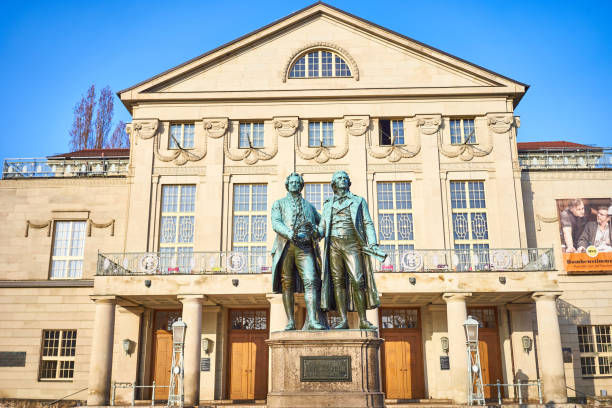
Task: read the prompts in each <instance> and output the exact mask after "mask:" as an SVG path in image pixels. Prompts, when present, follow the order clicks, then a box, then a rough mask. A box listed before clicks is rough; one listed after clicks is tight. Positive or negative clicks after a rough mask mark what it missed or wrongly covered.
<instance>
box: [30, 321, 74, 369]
mask: <svg viewBox="0 0 612 408" xmlns="http://www.w3.org/2000/svg"><path fill="white" fill-rule="evenodd" d="M46 332H59V333H58V336H57V348H55V347H52V348H51V349H52V350H53V349H56V351H57V353H56V354H55V355H50V356H45V355H44V354H45V350H46V348H45V333H46ZM68 332H74V338H73V339H69V340H68V341H74V347H70V348H69V349H70V350H73V355H67V356H62V355H61V354H62V350H63V348H62V342H63V341H64V340H65V338H66V336H67V333H68ZM76 341H77V330H76V329H44V330H43V331H42V336H41V345H40V360H39V363H38V364H39V365H38V381H73V380H74V372H75V369H76V368H75V366H74V365H75V360H76V358H75V357H76ZM44 361H57V366H56V367H55V377H52V378H50V377H43V362H44ZM63 362H67V363H72V369H71V371H72V373H71V374H72V375H71V376H70V377H61V376H60V374H61V372H62V363H63Z"/></svg>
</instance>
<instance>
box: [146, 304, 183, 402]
mask: <svg viewBox="0 0 612 408" xmlns="http://www.w3.org/2000/svg"><path fill="white" fill-rule="evenodd" d="M179 317H181V311H180V310H157V311H155V314H154V317H153V364H152V366H151V369H152V371H153V372H152V375H151V378H152V379H153V380H154V381H155V384H156V385H162V386H166V387H164V388H156V389H155V399H156V400H166V399H168V388H167V386H168V385H170V370H172V323H174V322H175V321H176V320H177V319H178V318H179Z"/></svg>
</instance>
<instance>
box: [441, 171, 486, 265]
mask: <svg viewBox="0 0 612 408" xmlns="http://www.w3.org/2000/svg"><path fill="white" fill-rule="evenodd" d="M450 194H451V208H452V219H453V238H454V241H455V256H456V259H455V262H454V263H455V264H456V265H457V270H463V271H468V270H482V269H486V267H487V265H489V227H488V224H487V210H486V209H487V205H486V201H485V190H484V182H482V181H453V182H451V184H450Z"/></svg>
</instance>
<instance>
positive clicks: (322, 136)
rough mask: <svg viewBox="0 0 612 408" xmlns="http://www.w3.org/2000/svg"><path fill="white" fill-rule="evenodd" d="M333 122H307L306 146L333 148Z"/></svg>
mask: <svg viewBox="0 0 612 408" xmlns="http://www.w3.org/2000/svg"><path fill="white" fill-rule="evenodd" d="M333 145H334V122H308V146H309V147H319V146H333Z"/></svg>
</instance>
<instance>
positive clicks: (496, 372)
mask: <svg viewBox="0 0 612 408" xmlns="http://www.w3.org/2000/svg"><path fill="white" fill-rule="evenodd" d="M467 312H468V315H470V316H472V317H474V318H475V319H476V320H477V321H478V323H480V324H479V326H480V327H479V328H478V351H479V353H480V369H481V370H482V383H483V384H495V383H496V382H497V380H499V382H500V383H502V384H503V383H504V378H503V375H502V365H501V349H500V346H499V328H498V327H499V326H498V319H497V308H495V307H474V308H468V311H467ZM502 389H503V388H502ZM504 393H505V390H504ZM484 394H485V398H486V399H490V398H497V389H496V388H495V387H484ZM502 396H504V395H502Z"/></svg>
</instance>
